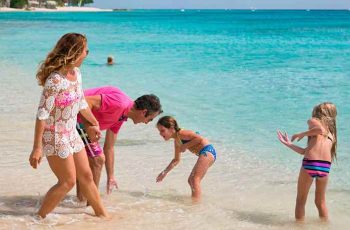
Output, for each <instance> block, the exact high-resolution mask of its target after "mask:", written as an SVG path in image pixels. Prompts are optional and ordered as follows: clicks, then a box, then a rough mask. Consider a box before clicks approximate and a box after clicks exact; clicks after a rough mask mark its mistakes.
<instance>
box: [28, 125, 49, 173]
mask: <svg viewBox="0 0 350 230" xmlns="http://www.w3.org/2000/svg"><path fill="white" fill-rule="evenodd" d="M45 125H46V121H45V120H39V119H36V121H35V130H34V144H33V150H32V153H31V154H30V156H29V163H30V165H31V166H32V167H33V168H35V169H36V168H37V167H38V165H39V164H40V162H41V159H42V149H43V141H42V137H43V134H44V129H45Z"/></svg>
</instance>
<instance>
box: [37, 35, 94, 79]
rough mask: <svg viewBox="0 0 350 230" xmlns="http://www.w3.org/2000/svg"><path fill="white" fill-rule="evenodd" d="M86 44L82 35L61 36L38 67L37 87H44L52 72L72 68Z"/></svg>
mask: <svg viewBox="0 0 350 230" xmlns="http://www.w3.org/2000/svg"><path fill="white" fill-rule="evenodd" d="M86 44H87V39H86V37H85V36H84V35H82V34H78V33H68V34H65V35H63V36H62V37H61V38H60V40H58V42H57V44H56V46H55V47H54V48H53V50H52V51H51V52H50V53H49V54H48V55H47V57H46V59H45V61H43V62H42V63H41V64H40V66H39V69H38V72H37V74H36V79H37V80H38V83H39V85H41V86H44V84H45V81H46V79H47V78H48V77H49V75H50V74H51V73H52V72H55V71H57V72H59V71H62V70H64V71H65V70H69V69H72V68H74V64H75V62H76V60H77V59H78V58H79V57H80V56H81V54H82V53H83V50H84V48H85V47H86Z"/></svg>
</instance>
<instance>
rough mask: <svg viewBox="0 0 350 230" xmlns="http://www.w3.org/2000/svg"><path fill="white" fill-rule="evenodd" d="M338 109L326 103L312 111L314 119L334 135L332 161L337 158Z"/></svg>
mask: <svg viewBox="0 0 350 230" xmlns="http://www.w3.org/2000/svg"><path fill="white" fill-rule="evenodd" d="M336 116H337V108H336V107H335V105H334V104H333V103H331V102H324V103H321V104H319V105H316V106H315V107H314V109H313V111H312V117H314V118H317V119H318V120H320V121H321V123H322V125H323V126H324V127H325V128H327V130H328V131H329V132H330V133H331V134H332V135H333V138H334V140H333V145H332V149H331V156H332V161H333V160H334V159H336V158H337V153H336V151H337V124H336Z"/></svg>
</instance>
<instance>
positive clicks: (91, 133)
mask: <svg viewBox="0 0 350 230" xmlns="http://www.w3.org/2000/svg"><path fill="white" fill-rule="evenodd" d="M86 133H87V135H88V137H89V139H90V141H91V142H97V141H98V140H99V139H100V138H101V130H100V126H98V125H94V126H88V127H86Z"/></svg>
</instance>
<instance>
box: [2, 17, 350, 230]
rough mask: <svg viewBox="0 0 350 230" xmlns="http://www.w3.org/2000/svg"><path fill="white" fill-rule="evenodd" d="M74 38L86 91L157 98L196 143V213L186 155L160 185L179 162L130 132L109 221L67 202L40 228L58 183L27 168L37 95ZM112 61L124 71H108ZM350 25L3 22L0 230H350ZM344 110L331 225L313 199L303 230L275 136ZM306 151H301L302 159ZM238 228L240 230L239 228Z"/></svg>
mask: <svg viewBox="0 0 350 230" xmlns="http://www.w3.org/2000/svg"><path fill="white" fill-rule="evenodd" d="M67 32H79V33H83V34H85V35H86V36H87V38H88V45H89V50H90V53H89V56H88V58H87V59H86V60H85V62H84V63H83V65H82V67H81V70H82V73H83V86H84V88H89V87H96V86H103V85H114V86H117V87H119V88H121V89H122V90H124V91H125V92H127V94H129V95H130V96H131V97H132V98H137V97H138V96H140V95H142V94H146V93H154V94H156V95H158V96H159V97H160V99H161V102H162V105H163V107H164V112H165V114H168V115H174V116H175V117H176V118H177V119H178V122H179V123H180V126H182V127H184V128H186V129H192V130H195V131H199V132H200V133H201V134H202V135H204V136H206V137H207V138H208V139H209V140H211V142H212V143H213V144H214V145H215V146H216V148H217V151H218V159H217V161H216V163H215V164H214V165H213V167H212V168H211V169H210V170H209V171H208V173H207V175H206V176H205V178H204V180H203V182H202V186H203V202H202V203H201V204H200V205H192V204H191V202H190V189H189V186H188V185H187V177H188V175H189V173H190V172H191V169H192V167H193V165H194V163H195V161H196V157H194V156H192V155H190V154H188V153H186V154H184V159H183V161H182V162H181V164H180V165H179V166H178V167H177V168H175V169H174V170H173V171H172V172H171V173H170V174H169V175H168V176H167V178H166V179H165V181H164V182H162V183H161V184H156V183H155V178H156V176H157V175H158V173H159V172H160V171H161V170H163V168H164V167H165V166H166V165H167V164H168V163H169V162H170V160H171V159H172V156H173V149H172V144H171V143H169V142H164V141H162V139H161V138H160V136H159V135H158V133H157V130H156V129H155V122H153V123H152V124H149V125H147V126H146V125H138V126H134V125H132V124H129V123H131V122H128V123H127V124H126V125H125V126H124V127H123V128H122V130H121V132H120V136H119V137H118V142H117V145H116V149H117V156H116V176H117V180H118V183H119V187H120V189H119V191H115V192H114V193H113V194H112V195H111V196H107V195H105V189H104V185H105V177H103V178H102V181H101V186H100V191H101V194H102V196H103V200H104V203H105V204H106V206H107V209H108V210H109V212H111V213H112V215H113V216H114V218H113V219H112V220H110V221H101V220H98V219H96V218H92V217H90V216H89V215H86V214H84V213H92V211H91V209H89V208H85V207H84V206H82V205H81V204H78V203H77V202H76V200H75V197H74V192H73V191H72V192H71V193H70V194H69V196H68V197H67V198H66V199H65V200H64V201H63V202H62V203H61V205H60V206H59V207H58V208H57V209H55V211H54V212H53V214H51V215H49V217H48V218H47V219H46V220H45V221H37V220H35V219H34V218H33V217H32V214H33V213H34V212H35V210H36V209H37V207H38V205H40V200H41V199H42V196H43V195H44V194H45V192H46V191H47V190H48V189H49V188H50V187H51V186H52V185H53V184H54V183H55V178H54V176H53V175H52V172H51V171H50V170H49V168H48V165H47V162H46V161H44V162H43V163H42V165H41V166H40V168H39V170H32V169H31V168H30V167H29V164H28V160H27V159H28V156H29V153H30V151H31V146H32V139H33V127H34V119H35V112H36V107H37V104H38V101H39V96H40V88H39V87H38V86H37V85H36V80H35V73H36V69H37V67H38V64H39V63H40V61H42V60H43V59H44V58H45V55H46V54H47V53H48V51H49V50H50V49H52V48H53V46H54V45H55V43H56V41H57V40H58V39H59V37H60V36H62V35H63V34H64V33H67ZM108 55H113V56H114V57H115V59H116V63H117V64H116V65H113V66H107V65H106V64H105V63H106V58H107V56H108ZM349 63H350V11H254V12H252V11H234V10H228V11H224V10H222V11H214V10H212V11H208V10H190V11H185V12H181V11H178V10H161V11H155V10H154V11H141V10H139V11H129V12H103V13H102V12H101V13H51V12H50V13H32V12H25V13H24V12H21V13H0V82H1V89H2V94H0V99H1V101H2V103H1V105H0V111H1V113H0V129H1V131H0V140H1V141H0V143H1V144H0V150H1V151H0V172H1V176H0V229H13V228H18V229H47V228H51V227H55V228H58V229H73V228H74V229H75V228H77V227H84V228H87V229H90V228H91V229H92V228H94V229H102V228H107V229H111V228H116V227H119V228H120V229H189V228H193V227H197V228H200V229H281V228H287V229H329V228H331V229H335V228H337V229H339V228H340V229H344V228H345V226H348V225H349V224H350V220H349V218H348V216H349V214H350V211H349V208H350V182H349V181H350V180H349V177H350V170H349V169H348V167H347V166H348V165H349V164H350V157H349V154H348V152H349V151H350V141H349V140H350V128H349V120H350V105H349V103H348V102H349V100H350V96H349V92H350V83H349V77H350V67H349ZM324 101H331V102H333V103H335V104H336V106H337V109H338V118H337V128H338V152H337V153H338V160H337V161H336V162H335V163H334V164H333V165H332V169H331V174H330V182H329V186H328V191H327V202H328V206H329V212H330V219H331V222H330V223H327V224H324V223H320V222H319V221H318V220H317V211H316V208H315V206H314V204H313V199H314V189H312V190H311V191H310V195H309V196H310V197H309V200H308V204H307V214H306V216H307V221H306V223H305V224H304V225H295V224H294V222H293V216H294V201H295V196H296V181H297V176H298V171H299V168H300V163H301V159H302V157H301V156H299V155H297V154H295V153H294V152H292V151H290V150H288V149H287V148H285V147H284V146H282V145H281V144H280V143H279V142H278V140H277V137H276V129H282V130H286V131H287V132H288V133H289V134H294V133H296V132H300V131H304V130H306V129H307V124H306V121H307V120H308V119H309V118H310V115H311V111H312V108H313V106H314V105H316V104H318V103H320V102H324ZM305 144H306V143H305V141H301V143H300V145H305ZM233 226H235V227H233Z"/></svg>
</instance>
